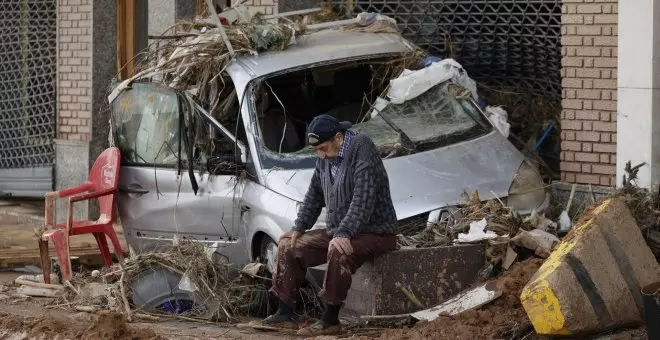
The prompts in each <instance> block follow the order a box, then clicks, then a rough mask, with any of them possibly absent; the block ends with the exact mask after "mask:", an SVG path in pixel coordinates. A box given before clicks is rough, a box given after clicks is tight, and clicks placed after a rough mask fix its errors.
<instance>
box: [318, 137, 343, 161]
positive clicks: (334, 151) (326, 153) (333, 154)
mask: <svg viewBox="0 0 660 340" xmlns="http://www.w3.org/2000/svg"><path fill="white" fill-rule="evenodd" d="M343 141H344V136H342V134H341V133H339V132H338V133H337V134H336V135H334V137H332V138H331V139H330V140H327V141H325V142H323V143H321V144H319V145H317V146H315V147H314V150H315V151H316V155H317V156H318V157H319V158H321V159H330V160H333V159H335V158H337V155H339V150H340V149H341V144H342V142H343Z"/></svg>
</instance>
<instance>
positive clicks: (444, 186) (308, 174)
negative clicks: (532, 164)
mask: <svg viewBox="0 0 660 340" xmlns="http://www.w3.org/2000/svg"><path fill="white" fill-rule="evenodd" d="M522 161H523V155H522V154H521V153H520V152H519V151H518V150H517V149H516V148H515V147H514V146H513V145H512V144H511V143H510V142H509V141H508V140H507V139H506V138H504V136H502V135H501V134H500V133H499V132H497V131H495V130H493V131H492V132H491V133H489V134H487V135H484V136H482V137H479V138H476V139H472V140H469V141H465V142H461V143H457V144H453V145H450V146H447V147H443V148H438V149H434V150H429V151H425V152H420V153H417V154H413V155H408V156H400V157H396V158H392V159H385V160H384V161H383V163H384V164H385V168H386V169H387V174H388V177H389V180H390V191H391V194H392V201H393V203H394V208H395V210H396V214H397V218H398V219H404V218H408V217H410V216H414V215H417V214H421V213H424V212H427V211H431V210H434V209H437V208H441V207H445V206H451V205H455V204H457V203H458V201H459V198H460V194H461V193H462V192H463V191H464V190H465V191H467V192H468V193H471V192H473V191H475V190H477V191H478V192H479V194H480V197H481V198H482V199H485V198H489V197H492V196H493V194H495V195H497V196H498V197H506V196H507V195H508V190H509V187H510V186H511V182H512V180H513V178H514V176H515V174H516V171H517V170H518V168H519V167H520V164H521V163H522ZM312 174H313V169H303V170H273V169H267V170H264V172H263V178H265V186H266V187H268V188H269V189H271V190H273V191H275V192H277V193H279V194H281V195H284V196H286V197H288V198H291V199H293V200H296V201H302V200H303V199H304V197H305V193H306V192H307V188H308V186H309V183H310V180H311V178H312Z"/></svg>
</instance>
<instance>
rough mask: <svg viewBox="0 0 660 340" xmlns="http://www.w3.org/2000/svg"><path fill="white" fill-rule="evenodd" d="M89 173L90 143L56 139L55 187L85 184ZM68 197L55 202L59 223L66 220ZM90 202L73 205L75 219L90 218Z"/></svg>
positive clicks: (57, 188)
mask: <svg viewBox="0 0 660 340" xmlns="http://www.w3.org/2000/svg"><path fill="white" fill-rule="evenodd" d="M88 175H89V143H88V142H77V141H67V140H61V139H56V140H55V189H56V190H60V189H64V188H68V187H72V186H76V185H80V184H83V183H84V182H85V181H86V180H87V177H88ZM68 202H69V201H68V200H67V199H58V200H57V201H56V202H55V218H56V222H57V223H64V222H66V214H67V209H68V208H67V207H68ZM88 216H89V215H88V202H87V201H83V202H77V203H75V204H74V206H73V218H74V219H75V220H81V219H87V218H88Z"/></svg>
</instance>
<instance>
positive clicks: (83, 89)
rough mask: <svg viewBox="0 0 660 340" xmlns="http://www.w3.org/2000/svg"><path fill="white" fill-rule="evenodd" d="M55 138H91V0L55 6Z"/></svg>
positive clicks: (72, 0) (62, 1) (68, 0)
mask: <svg viewBox="0 0 660 340" xmlns="http://www.w3.org/2000/svg"><path fill="white" fill-rule="evenodd" d="M57 19H58V20H57V25H58V28H57V52H58V58H57V59H58V65H57V138H58V139H63V140H75V141H89V140H91V138H92V25H91V24H92V0H59V1H58V5H57Z"/></svg>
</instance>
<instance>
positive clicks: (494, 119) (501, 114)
mask: <svg viewBox="0 0 660 340" xmlns="http://www.w3.org/2000/svg"><path fill="white" fill-rule="evenodd" d="M486 117H487V118H488V120H489V121H490V123H491V124H493V126H495V128H496V129H497V131H499V132H500V133H501V134H502V135H503V136H504V137H506V138H508V137H509V129H510V128H511V124H509V122H508V121H507V119H508V114H507V112H506V111H505V110H504V109H503V108H501V107H499V106H488V107H486Z"/></svg>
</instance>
